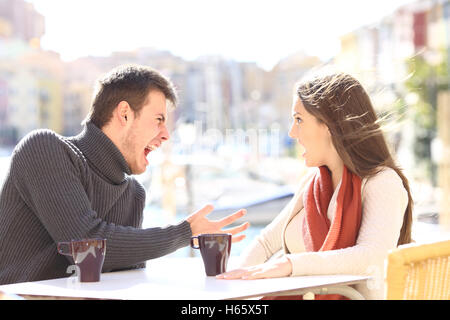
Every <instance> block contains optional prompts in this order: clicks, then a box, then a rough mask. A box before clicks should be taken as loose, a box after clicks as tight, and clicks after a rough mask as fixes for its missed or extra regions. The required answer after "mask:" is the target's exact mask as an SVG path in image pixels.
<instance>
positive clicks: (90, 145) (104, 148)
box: [75, 122, 131, 184]
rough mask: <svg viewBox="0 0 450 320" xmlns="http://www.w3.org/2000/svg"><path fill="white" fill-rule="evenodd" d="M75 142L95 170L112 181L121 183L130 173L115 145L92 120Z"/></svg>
mask: <svg viewBox="0 0 450 320" xmlns="http://www.w3.org/2000/svg"><path fill="white" fill-rule="evenodd" d="M75 141H76V144H77V145H78V147H79V148H80V150H81V151H82V152H83V154H84V156H85V157H86V158H87V159H88V161H89V164H90V166H92V167H94V168H95V171H96V172H98V173H99V174H101V175H102V176H104V177H105V178H107V179H108V180H110V181H111V182H113V183H114V184H120V183H122V182H123V181H124V180H125V178H126V175H131V170H130V167H129V166H128V164H127V162H126V161H125V158H124V157H123V155H122V153H121V152H120V150H119V149H118V148H117V147H116V145H115V144H114V143H113V142H112V141H111V140H110V139H109V138H108V136H106V135H105V134H104V133H103V131H102V130H100V129H99V128H98V127H97V126H96V125H94V124H93V123H92V122H87V123H86V125H85V126H84V129H83V131H82V132H81V133H80V134H79V135H78V136H76V137H75Z"/></svg>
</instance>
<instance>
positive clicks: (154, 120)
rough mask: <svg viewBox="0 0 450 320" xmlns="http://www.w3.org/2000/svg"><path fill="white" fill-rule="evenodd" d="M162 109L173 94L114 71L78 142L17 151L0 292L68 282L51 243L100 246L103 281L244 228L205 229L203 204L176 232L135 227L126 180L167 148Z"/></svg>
mask: <svg viewBox="0 0 450 320" xmlns="http://www.w3.org/2000/svg"><path fill="white" fill-rule="evenodd" d="M168 102H169V103H172V104H174V105H175V104H176V92H175V89H174V87H173V85H172V84H171V82H170V81H169V80H168V79H166V78H164V77H163V76H162V75H161V74H160V73H158V72H157V71H155V70H152V69H150V68H147V67H143V66H122V67H118V68H116V69H114V70H112V71H111V72H110V73H109V74H108V75H106V77H104V78H103V79H101V80H100V81H99V83H98V88H97V89H96V94H95V96H94V100H93V103H92V107H91V111H90V113H89V115H88V117H87V118H86V120H85V122H84V129H83V131H82V132H81V133H80V134H79V135H78V136H75V137H63V136H60V135H58V134H56V133H54V132H53V131H50V130H36V131H33V132H31V133H30V134H28V135H27V136H26V137H24V138H23V139H22V140H21V141H20V142H19V144H18V145H17V146H16V148H15V150H14V152H13V155H12V159H11V165H10V168H9V172H8V174H7V178H6V180H5V182H4V185H3V186H2V188H1V194H0V284H7V283H15V282H23V281H35V280H44V279H50V278H58V277H64V276H68V274H67V273H66V270H67V268H68V266H69V265H70V261H69V259H67V257H65V256H62V255H59V254H58V253H57V250H56V243H57V242H60V241H70V240H72V239H82V238H97V237H99V238H106V239H107V246H106V247H107V250H106V257H105V262H104V266H103V272H107V271H112V270H120V269H129V268H138V267H143V266H144V262H145V261H146V260H149V259H153V258H158V257H161V256H163V255H166V254H168V253H171V252H173V251H175V250H177V249H178V248H181V247H184V246H186V245H189V241H190V237H191V236H193V235H197V234H200V233H217V232H230V233H232V234H233V235H236V234H238V233H240V232H242V231H244V230H245V229H247V228H248V223H244V224H241V225H240V226H238V227H234V228H230V229H228V230H223V228H224V227H226V226H227V225H229V224H230V223H232V222H234V221H235V220H237V219H239V218H240V217H242V216H243V215H244V214H245V210H239V211H237V212H235V213H233V214H231V215H229V216H227V217H226V218H224V219H222V220H219V221H211V220H209V219H207V218H206V215H207V214H208V213H210V212H211V211H212V209H213V208H212V206H210V205H208V206H205V207H204V208H202V209H201V210H199V211H197V212H195V213H193V214H192V215H190V216H189V217H188V218H187V219H186V220H184V221H182V222H180V223H178V224H176V225H170V226H167V227H164V228H162V227H161V228H149V229H142V228H141V225H142V219H143V209H144V204H145V191H144V189H143V187H142V186H141V184H139V183H138V182H137V181H136V179H135V178H133V176H132V175H133V174H141V173H143V172H144V171H145V169H146V167H147V165H148V160H147V156H148V154H149V153H150V152H152V151H153V150H155V149H156V148H159V147H160V146H161V144H162V143H163V142H164V141H167V140H168V139H169V133H168V131H167V128H166V120H167V103H168ZM243 238H244V235H238V236H234V238H233V241H240V240H242V239H243Z"/></svg>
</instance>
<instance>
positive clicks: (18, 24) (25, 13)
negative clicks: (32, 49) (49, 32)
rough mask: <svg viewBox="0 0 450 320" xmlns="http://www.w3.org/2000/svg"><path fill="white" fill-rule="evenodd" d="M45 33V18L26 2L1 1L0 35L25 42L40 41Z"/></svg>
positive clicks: (16, 0)
mask: <svg viewBox="0 0 450 320" xmlns="http://www.w3.org/2000/svg"><path fill="white" fill-rule="evenodd" d="M44 32H45V20H44V17H43V16H42V15H41V14H40V13H39V12H37V11H36V10H35V9H34V6H33V5H32V4H31V3H28V2H25V1H24V0H0V35H2V34H3V35H5V36H9V37H14V38H17V39H21V40H23V41H25V42H30V41H31V42H32V41H33V40H34V39H40V38H41V37H42V36H43V35H44Z"/></svg>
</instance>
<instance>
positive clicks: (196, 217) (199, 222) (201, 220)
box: [186, 205, 250, 242]
mask: <svg viewBox="0 0 450 320" xmlns="http://www.w3.org/2000/svg"><path fill="white" fill-rule="evenodd" d="M213 209H214V207H213V206H212V205H206V206H204V207H203V208H202V209H200V210H198V211H197V212H195V213H193V214H191V215H190V216H189V217H187V219H186V220H187V222H189V224H190V225H191V230H192V235H193V236H196V235H198V234H201V233H231V234H232V235H233V242H239V241H241V240H243V239H244V238H245V234H241V235H239V236H234V235H236V234H238V233H241V232H242V231H245V230H247V228H248V227H249V226H250V223H248V222H244V223H243V224H241V225H239V226H237V227H234V228H230V229H225V230H223V228H224V227H226V226H228V225H229V224H231V223H233V222H234V221H236V220H237V219H239V218H241V217H243V216H244V215H245V214H246V213H247V210H245V209H241V210H239V211H236V212H235V213H232V214H230V215H228V216H226V217H225V218H223V219H220V220H209V219H208V218H207V217H206V215H208V214H210V213H211V212H212V211H213Z"/></svg>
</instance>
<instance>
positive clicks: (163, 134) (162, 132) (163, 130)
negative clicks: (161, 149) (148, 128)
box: [160, 125, 170, 141]
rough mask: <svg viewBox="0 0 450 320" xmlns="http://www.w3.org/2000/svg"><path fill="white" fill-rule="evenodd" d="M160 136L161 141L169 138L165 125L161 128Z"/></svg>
mask: <svg viewBox="0 0 450 320" xmlns="http://www.w3.org/2000/svg"><path fill="white" fill-rule="evenodd" d="M160 137H161V141H167V140H169V138H170V134H169V131H168V130H167V127H166V125H164V127H163V129H162V130H161V133H160Z"/></svg>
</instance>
